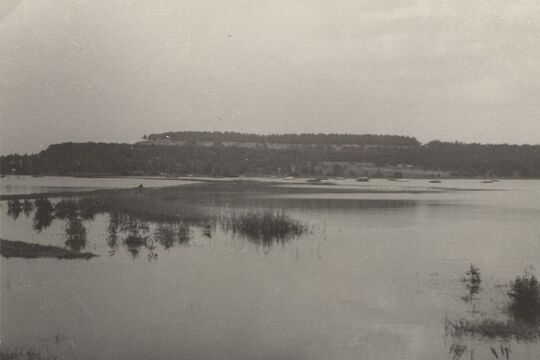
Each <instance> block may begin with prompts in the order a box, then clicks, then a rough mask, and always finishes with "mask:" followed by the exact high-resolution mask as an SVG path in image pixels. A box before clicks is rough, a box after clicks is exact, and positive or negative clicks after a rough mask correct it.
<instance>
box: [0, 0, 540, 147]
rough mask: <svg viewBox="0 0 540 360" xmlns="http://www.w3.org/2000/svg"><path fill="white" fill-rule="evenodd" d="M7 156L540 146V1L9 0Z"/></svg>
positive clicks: (4, 69) (3, 98)
mask: <svg viewBox="0 0 540 360" xmlns="http://www.w3.org/2000/svg"><path fill="white" fill-rule="evenodd" d="M0 4H2V5H0V6H1V12H0V16H1V20H0V24H1V29H0V30H1V32H0V84H1V85H0V91H1V93H0V111H1V113H0V114H1V119H0V151H1V152H2V153H4V154H5V153H8V152H36V151H39V150H40V149H42V148H45V147H46V146H47V145H49V144H51V143H57V142H64V141H115V142H120V141H122V142H131V141H135V140H137V139H138V138H140V137H141V136H142V135H143V134H148V133H156V132H164V131H170V130H221V131H224V130H228V131H241V132H257V133H283V132H349V133H378V134H403V135H411V136H415V137H417V138H418V139H419V140H420V141H422V142H426V141H429V140H433V139H441V140H452V141H453V140H459V141H466V142H473V141H474V142H491V143H502V142H508V143H534V144H538V143H540V116H539V115H540V6H539V5H538V3H537V1H536V0H534V1H532V0H531V1H510V0H477V1H474V0H473V1H471V0H449V1H445V0H433V1H413V0H373V1H363V0H332V1H328V0H303V1H295V0H284V1H273V0H260V1H259V0H250V1H248V0H219V1H206V0H184V1H179V0H151V1H150V0H147V1H136V0H118V1H115V0H103V1H100V0H79V1H76V0H71V1H67V0H42V1H38V0H31V1H30V0H29V1H13V0H0Z"/></svg>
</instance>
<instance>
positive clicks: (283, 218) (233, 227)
mask: <svg viewBox="0 0 540 360" xmlns="http://www.w3.org/2000/svg"><path fill="white" fill-rule="evenodd" d="M221 225H222V227H223V229H224V230H225V231H230V232H232V233H233V234H237V235H241V236H244V237H246V238H248V239H250V240H252V241H254V242H257V243H263V244H265V245H270V244H271V243H273V242H276V241H277V242H284V241H286V240H289V239H291V238H293V237H296V236H300V235H302V234H303V233H304V232H306V230H307V228H306V227H305V226H304V225H303V224H302V223H301V222H299V221H297V220H295V219H293V218H291V217H290V216H288V215H287V214H285V213H284V212H273V211H254V212H249V213H242V214H232V215H229V216H225V217H223V218H222V219H221Z"/></svg>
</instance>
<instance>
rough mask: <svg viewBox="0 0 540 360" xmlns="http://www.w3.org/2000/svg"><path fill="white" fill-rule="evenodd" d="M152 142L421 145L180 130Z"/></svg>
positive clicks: (390, 139)
mask: <svg viewBox="0 0 540 360" xmlns="http://www.w3.org/2000/svg"><path fill="white" fill-rule="evenodd" d="M146 138H147V139H148V140H151V141H168V140H170V141H184V142H193V143H195V142H198V141H199V142H200V141H211V142H216V143H218V142H224V141H228V142H229V141H230V142H241V143H248V142H251V143H275V144H294V145H320V144H323V145H329V144H333V145H388V146H418V145H420V143H419V142H418V140H416V139H415V138H413V137H409V136H398V135H372V134H364V135H354V134H272V135H258V134H244V133H238V132H218V131H214V132H210V131H177V132H166V133H162V134H150V135H148V136H147V137H146Z"/></svg>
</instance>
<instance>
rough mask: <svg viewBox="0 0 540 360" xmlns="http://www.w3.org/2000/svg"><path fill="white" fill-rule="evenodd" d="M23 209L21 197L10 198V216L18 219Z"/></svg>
mask: <svg viewBox="0 0 540 360" xmlns="http://www.w3.org/2000/svg"><path fill="white" fill-rule="evenodd" d="M21 211H22V204H21V202H20V201H19V199H15V200H8V216H9V217H11V218H13V220H17V219H18V218H19V215H20V214H21Z"/></svg>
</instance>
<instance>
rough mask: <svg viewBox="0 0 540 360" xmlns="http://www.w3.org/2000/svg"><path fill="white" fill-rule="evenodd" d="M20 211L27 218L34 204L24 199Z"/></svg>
mask: <svg viewBox="0 0 540 360" xmlns="http://www.w3.org/2000/svg"><path fill="white" fill-rule="evenodd" d="M22 209H23V212H24V216H26V217H28V216H30V214H31V213H32V210H33V209H34V204H32V202H31V201H30V200H28V199H24V201H23V205H22Z"/></svg>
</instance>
